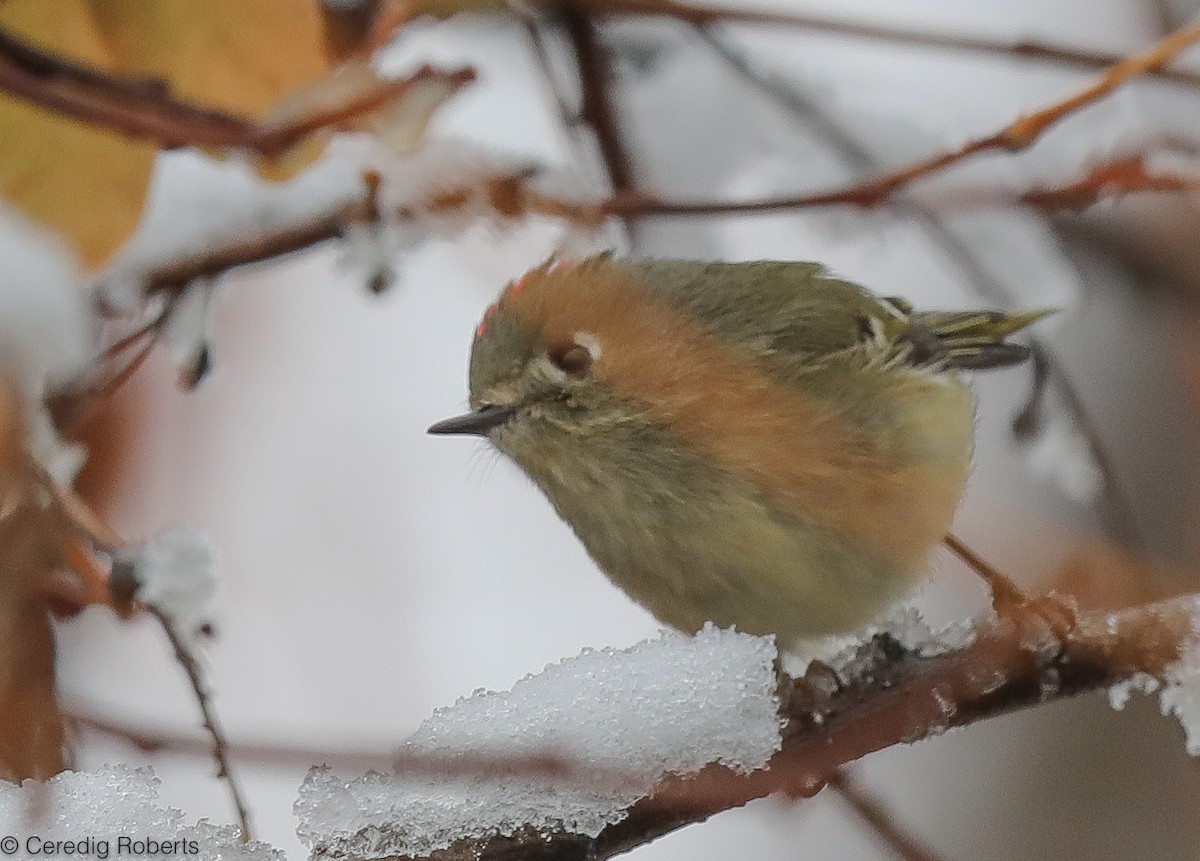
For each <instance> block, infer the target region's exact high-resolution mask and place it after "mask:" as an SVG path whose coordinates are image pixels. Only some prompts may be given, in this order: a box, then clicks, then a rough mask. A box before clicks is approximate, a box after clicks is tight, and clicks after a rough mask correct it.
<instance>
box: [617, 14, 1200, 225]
mask: <svg viewBox="0 0 1200 861" xmlns="http://www.w3.org/2000/svg"><path fill="white" fill-rule="evenodd" d="M1197 41H1200V24H1196V25H1192V26H1189V27H1184V28H1183V29H1180V30H1177V31H1176V32H1174V33H1172V34H1171V35H1170V36H1167V37H1166V38H1165V39H1162V40H1160V41H1159V42H1157V43H1155V44H1154V45H1153V46H1152V47H1151V48H1149V49H1148V50H1146V51H1143V52H1142V53H1140V54H1136V55H1134V56H1131V57H1129V58H1127V59H1124V60H1120V61H1118V62H1117V63H1114V64H1113V65H1112V66H1110V67H1109V68H1108V69H1106V70H1105V72H1104V73H1103V74H1102V75H1101V76H1100V77H1099V78H1097V79H1096V80H1095V81H1093V82H1092V83H1091V84H1089V85H1087V86H1086V87H1083V88H1082V89H1080V90H1078V91H1077V92H1075V93H1072V94H1071V95H1069V96H1067V97H1066V98H1064V99H1061V100H1059V101H1057V102H1054V103H1052V104H1050V105H1048V106H1046V107H1044V108H1041V109H1039V110H1036V111H1034V112H1033V113H1031V114H1027V115H1024V116H1021V117H1018V118H1017V119H1015V120H1013V121H1012V122H1010V123H1008V124H1007V125H1006V126H1004V127H1003V128H1001V129H1000V130H999V131H997V132H995V133H993V134H990V135H986V136H983V137H979V138H975V139H973V140H970V141H967V142H966V143H964V144H962V145H961V146H959V147H956V148H955V149H952V150H947V151H945V152H941V153H937V154H935V155H932V156H929V157H927V158H924V159H921V160H919V161H916V162H913V163H912V164H909V165H906V166H904V167H901V168H896V169H893V170H890V171H886V172H884V173H882V174H880V175H879V176H876V177H873V178H871V179H868V180H865V181H862V182H857V183H854V184H852V185H849V186H847V187H844V188H839V189H833V190H830V191H823V192H816V193H812V194H800V195H791V196H782V197H776V198H765V199H761V200H751V201H740V202H735V201H668V200H663V199H661V198H657V197H655V196H653V195H650V194H647V193H645V192H625V193H617V194H615V195H614V196H613V198H612V199H611V200H609V201H606V202H605V203H604V204H602V207H601V208H602V209H603V211H604V212H606V213H608V214H610V215H619V216H622V217H627V218H628V217H637V216H648V215H659V216H661V215H675V216H687V215H729V214H734V213H744V212H769V211H773V210H781V209H800V208H804V207H814V206H828V205H831V204H850V205H855V206H874V205H876V204H878V203H880V202H881V201H883V200H886V199H887V198H889V197H891V196H892V195H893V194H895V193H896V192H897V191H899V190H901V189H903V188H906V187H908V186H910V185H912V184H913V183H914V182H916V181H917V180H920V179H923V178H925V177H927V176H930V175H932V174H934V173H937V172H939V171H942V170H944V169H946V168H947V167H950V166H952V165H955V164H957V163H958V162H960V161H963V160H965V159H967V158H969V157H971V156H973V155H978V154H980V153H984V152H988V151H991V150H1004V151H1006V152H1010V153H1015V152H1019V151H1021V150H1023V149H1025V148H1027V147H1029V146H1030V145H1031V144H1033V142H1034V141H1036V140H1037V139H1038V138H1039V137H1040V136H1041V135H1042V134H1043V133H1044V132H1045V131H1046V130H1047V129H1048V128H1050V127H1051V126H1053V125H1055V124H1056V123H1058V122H1059V121H1060V120H1062V119H1064V118H1066V117H1068V116H1069V115H1071V114H1072V113H1074V112H1076V111H1078V110H1080V109H1081V108H1084V107H1086V106H1088V105H1090V104H1093V103H1094V102H1096V101H1098V100H1099V99H1102V98H1104V97H1105V96H1107V95H1108V94H1109V93H1111V92H1112V91H1113V90H1115V89H1117V88H1118V87H1120V86H1122V85H1123V84H1126V83H1128V82H1129V81H1131V80H1133V79H1134V78H1137V77H1138V76H1140V75H1144V74H1146V73H1147V72H1149V71H1151V70H1153V69H1157V68H1160V67H1161V66H1163V65H1164V64H1166V63H1168V62H1170V61H1171V60H1172V59H1174V58H1175V57H1176V56H1177V55H1178V54H1180V53H1181V52H1182V51H1184V50H1186V49H1187V48H1189V47H1191V46H1192V45H1194V44H1195V43H1196V42H1197Z"/></svg>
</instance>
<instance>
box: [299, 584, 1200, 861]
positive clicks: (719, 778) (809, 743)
mask: <svg viewBox="0 0 1200 861" xmlns="http://www.w3.org/2000/svg"><path fill="white" fill-rule="evenodd" d="M1198 610H1200V595H1190V596H1186V597H1181V598H1175V599H1172V600H1169V601H1162V602H1159V603H1156V604H1148V605H1143V606H1140V607H1137V608H1134V609H1130V610H1126V611H1123V612H1120V613H1112V614H1106V613H1092V614H1087V615H1084V616H1081V617H1080V618H1079V620H1078V621H1077V622H1076V624H1075V625H1074V627H1073V628H1072V629H1071V630H1070V631H1068V632H1067V633H1066V634H1065V635H1063V636H1062V637H1058V636H1056V635H1055V634H1054V631H1053V628H1052V627H1051V626H1049V625H1048V624H1047V623H1046V621H1045V619H1043V618H1042V617H1041V616H1040V615H1039V614H1038V613H1037V612H1036V610H1032V609H1031V610H1029V611H1028V612H1025V613H1021V614H1016V615H1013V616H1010V617H1008V618H1004V619H998V620H996V621H995V622H993V623H992V624H990V625H988V626H986V627H984V628H982V629H981V630H979V631H978V632H977V634H976V636H975V639H974V641H973V642H971V643H970V644H969V645H967V646H964V647H962V648H959V649H956V650H954V651H950V652H947V653H944V654H941V655H937V656H932V657H925V656H921V655H918V654H914V653H911V652H909V653H904V654H903V655H900V656H899V657H897V656H896V655H895V651H894V645H893V646H892V647H888V646H886V645H885V644H882V643H880V642H879V640H878V638H877V639H876V640H875V641H872V642H870V643H867V644H864V647H863V648H864V649H865V650H872V649H874V650H876V652H877V655H876V656H875V659H873V660H867V661H859V660H856V661H855V662H854V663H855V665H857V666H860V667H861V668H862V669H861V670H860V672H859V673H858V674H857V675H855V676H854V677H853V678H848V679H843V680H842V684H841V686H840V687H839V688H838V689H837V690H835V691H833V692H822V690H823V689H822V688H821V687H820V686H818V685H812V684H809V683H808V682H807V681H806V680H805V679H800V680H797V681H795V682H793V683H792V684H791V687H790V697H789V698H788V700H787V701H786V702H785V704H784V713H785V715H786V716H787V718H788V720H789V723H788V726H787V728H786V730H785V732H784V741H783V748H782V750H780V752H779V753H777V754H776V755H775V756H774V757H773V758H772V759H771V761H770V763H768V766H767V767H766V768H765V769H762V770H759V771H756V772H754V773H752V774H749V775H745V774H739V773H737V772H735V771H733V770H731V769H728V768H725V767H722V766H717V765H710V766H707V767H706V768H704V769H703V770H701V771H700V772H699V773H697V774H693V775H686V776H678V777H671V778H667V779H666V780H665V781H664V782H663V783H662V784H660V786H659V788H658V789H657V790H656V791H655V793H654V794H653V795H652V796H650V797H647V798H643V799H642V800H641V801H639V802H637V803H636V804H634V805H633V806H632V807H630V808H629V809H628V810H627V816H626V817H625V818H624V819H623V820H622V821H621V822H619V823H617V824H615V825H612V826H609V827H607V828H605V829H604V830H603V831H601V832H600V834H598V835H597V836H596V837H594V838H588V837H584V836H581V835H578V834H570V833H566V832H553V833H548V834H547V833H533V832H532V831H523V832H519V833H517V834H516V835H513V836H506V837H496V836H492V837H484V838H476V839H466V840H461V841H459V842H458V843H456V844H454V845H453V846H451V847H450V848H448V849H444V850H439V851H436V852H433V853H431V854H429V855H428V856H424V857H425V858H426V859H428V861H466V859H472V861H512V859H517V858H520V859H524V861H534V859H536V861H579V859H588V861H605V859H608V858H611V857H613V856H614V855H618V854H620V853H622V852H626V851H629V850H630V849H633V848H636V847H637V846H641V845H644V844H646V843H649V842H651V841H653V840H655V839H657V838H659V837H661V836H663V835H664V834H667V833H669V832H671V831H674V830H676V829H678V828H681V827H684V826H686V825H689V824H693V823H697V822H702V821H703V820H705V819H707V818H708V817H710V816H712V815H714V814H716V813H719V812H721V811H723V810H729V809H732V808H735V807H740V806H742V805H744V804H746V803H748V802H750V801H752V800H754V799H756V798H762V797H764V796H766V795H770V794H773V793H780V792H781V793H784V794H786V795H788V796H791V797H793V798H807V797H810V796H812V795H815V794H816V793H817V792H819V791H820V790H821V789H822V788H823V787H824V786H825V785H826V783H828V782H829V781H830V779H831V778H832V777H833V776H834V775H836V773H837V770H838V769H839V768H841V767H842V766H844V765H846V764H848V763H850V762H853V761H855V760H857V759H860V758H862V757H864V756H866V755H867V754H870V753H873V752H875V751H878V750H882V749H883V748H886V747H890V746H893V745H897V744H907V743H911V742H914V741H917V740H920V739H926V738H929V737H932V736H936V735H938V734H940V733H942V732H944V731H946V730H948V729H952V728H957V727H966V726H970V725H971V724H974V723H978V722H979V721H983V720H987V719H989V718H993V717H998V716H1000V715H1004V714H1008V713H1011V712H1013V711H1017V710H1020V709H1025V708H1030V707H1033V706H1037V705H1040V704H1043V703H1047V702H1053V701H1057V700H1061V699H1065V698H1067V697H1071V696H1075V695H1076V694H1079V693H1083V692H1086V691H1093V690H1099V689H1102V688H1104V687H1106V686H1108V685H1111V684H1114V683H1116V682H1119V681H1122V680H1124V679H1127V678H1129V677H1131V676H1133V675H1135V674H1137V673H1147V674H1149V675H1152V676H1155V677H1159V678H1161V677H1162V676H1163V674H1164V672H1165V671H1166V670H1167V668H1168V667H1169V666H1170V665H1171V664H1173V663H1174V662H1176V661H1177V660H1179V658H1180V652H1181V649H1183V648H1185V647H1186V646H1188V645H1190V644H1191V643H1192V640H1193V639H1194V637H1195V634H1194V633H1193V630H1194V625H1195V622H1196V617H1197V612H1198ZM860 657H862V656H860ZM318 855H320V853H318ZM314 857H318V856H314ZM327 857H339V856H338V855H337V854H336V852H330V853H329V854H328V855H327ZM409 861H416V859H409Z"/></svg>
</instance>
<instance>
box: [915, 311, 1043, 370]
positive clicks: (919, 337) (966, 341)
mask: <svg viewBox="0 0 1200 861" xmlns="http://www.w3.org/2000/svg"><path fill="white" fill-rule="evenodd" d="M1052 313H1054V312H1053V310H1038V311H1016V312H1013V313H1005V312H1003V311H949V312H943V311H929V312H924V313H922V312H917V313H914V314H910V316H909V318H908V321H909V325H908V330H907V331H906V332H905V334H904V336H903V337H904V340H906V341H908V342H909V343H911V344H912V348H913V356H912V358H913V360H915V361H917V362H928V363H930V364H940V365H942V366H944V367H950V368H959V369H962V370H980V369H983V368H1003V367H1006V366H1008V365H1015V364H1017V363H1018V362H1022V361H1024V360H1025V359H1027V358H1029V354H1030V349H1031V348H1030V347H1027V346H1026V345H1024V344H1014V343H1010V342H1008V341H1007V340H1005V339H1006V338H1008V336H1009V335H1011V334H1013V333H1014V332H1017V331H1019V330H1021V329H1024V328H1025V327H1026V326H1028V325H1030V324H1031V323H1034V322H1036V321H1038V320H1040V319H1042V318H1043V317H1045V316H1046V315H1048V314H1052Z"/></svg>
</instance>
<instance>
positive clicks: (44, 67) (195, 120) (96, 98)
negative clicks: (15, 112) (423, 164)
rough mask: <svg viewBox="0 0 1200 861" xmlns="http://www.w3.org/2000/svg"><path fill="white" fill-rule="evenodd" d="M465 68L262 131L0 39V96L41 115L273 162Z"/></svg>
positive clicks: (385, 84) (469, 74) (426, 74)
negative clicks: (250, 153)
mask: <svg viewBox="0 0 1200 861" xmlns="http://www.w3.org/2000/svg"><path fill="white" fill-rule="evenodd" d="M474 76H475V73H474V71H472V70H471V69H466V68H463V69H456V70H453V71H442V70H438V69H433V68H431V67H429V66H426V67H423V68H421V69H419V70H418V71H417V72H416V73H414V74H413V75H412V76H410V77H408V78H404V79H401V80H394V81H380V82H379V84H378V86H376V87H373V88H370V89H368V90H366V91H365V92H362V93H358V94H355V95H354V96H353V97H350V98H348V99H347V100H345V101H344V102H343V103H340V104H337V105H333V106H327V107H322V108H320V109H316V110H314V111H312V112H310V113H307V114H304V115H302V116H299V117H297V118H295V119H294V120H291V121H289V122H286V123H282V124H263V123H258V122H255V121H254V120H251V119H247V118H245V117H240V116H235V115H232V114H227V113H224V112H222V111H216V110H211V109H208V108H204V107H200V106H198V105H193V104H189V103H187V102H183V101H180V100H178V99H175V98H173V97H172V96H171V95H170V94H169V93H168V92H167V91H166V89H165V88H164V87H162V86H161V85H160V84H155V83H153V82H149V81H147V80H145V79H141V78H125V77H121V76H119V75H109V74H106V73H103V72H100V71H98V70H94V69H88V68H86V67H83V66H79V65H78V64H75V63H71V62H70V61H68V60H66V59H64V58H62V57H57V56H55V55H53V54H50V53H47V52H44V51H40V50H38V49H36V48H34V47H32V46H30V45H27V44H25V43H23V42H21V41H20V40H19V39H17V38H16V37H14V36H12V35H11V34H7V33H3V32H0V90H2V91H4V92H6V93H8V94H9V95H13V96H16V97H18V98H21V99H24V100H26V101H29V102H31V103H33V104H35V105H38V106H39V107H42V108H45V109H47V110H50V111H53V112H56V113H60V114H63V115H64V116H68V117H72V118H73V119H77V120H80V121H83V122H86V123H90V124H93V125H98V126H103V127H106V128H109V129H112V130H113V131H116V132H120V133H121V134H124V135H127V136H129V137H134V138H144V139H149V140H152V141H154V142H156V143H158V144H159V145H160V146H163V147H167V148H171V147H179V146H200V147H230V148H236V149H245V150H251V151H253V152H256V153H258V154H259V155H261V156H263V157H265V158H275V157H277V156H279V155H281V154H283V153H284V152H286V151H287V150H288V149H290V148H291V147H292V146H294V145H295V144H297V143H298V142H299V141H301V140H303V139H304V138H306V137H308V136H309V135H311V134H313V133H314V132H316V131H318V130H321V129H333V128H339V127H342V126H343V125H345V124H346V123H348V122H350V121H351V120H354V119H356V118H358V117H361V116H363V115H364V114H368V113H370V112H371V111H373V110H376V109H377V108H379V107H381V106H383V105H385V104H387V103H389V102H392V101H394V100H396V99H397V98H399V97H400V96H402V95H403V94H404V93H405V92H406V91H408V90H410V89H411V88H413V87H414V86H417V85H420V84H423V83H427V82H429V81H432V80H440V81H443V82H444V83H445V84H446V85H448V86H449V87H451V88H452V89H457V88H458V87H460V86H462V85H464V84H466V83H468V82H470V81H471V80H473V79H474Z"/></svg>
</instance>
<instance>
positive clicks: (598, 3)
mask: <svg viewBox="0 0 1200 861" xmlns="http://www.w3.org/2000/svg"><path fill="white" fill-rule="evenodd" d="M575 5H576V6H577V7H578V8H581V9H585V10H586V11H587V12H588V13H589V14H591V15H639V16H640V15H655V16H663V17H669V18H675V19H676V20H680V21H687V22H689V23H691V24H699V25H707V24H721V23H733V24H739V23H740V24H760V25H765V26H771V27H789V28H795V29H800V30H812V31H815V32H819V33H830V34H834V35H839V36H848V37H852V38H859V39H869V40H871V41H877V42H887V43H891V44H896V45H911V46H914V47H921V48H936V49H941V50H949V51H965V52H971V53H978V54H987V55H991V56H995V57H999V58H1009V59H1014V58H1015V59H1032V60H1043V61H1046V62H1052V63H1060V64H1065V65H1069V66H1074V67H1077V68H1079V69H1088V70H1096V69H1103V68H1105V67H1106V66H1111V65H1113V64H1114V63H1117V62H1119V61H1120V60H1121V57H1120V56H1119V55H1116V54H1109V53H1105V52H1103V51H1086V50H1081V49H1078V48H1068V47H1065V46H1061V45H1050V44H1046V43H1044V42H1031V41H1025V42H996V41H993V40H990V39H985V38H980V37H977V36H962V35H950V34H944V35H943V34H937V33H930V32H928V31H926V30H917V29H906V28H904V27H892V26H884V25H879V24H860V23H854V22H850V21H845V20H840V19H836V18H824V17H819V16H814V15H799V14H793V13H787V12H769V11H764V10H755V9H732V8H714V7H710V6H702V5H696V4H692V3H682V2H673V0H575ZM1149 74H1152V75H1157V76H1159V77H1163V78H1166V79H1169V80H1173V81H1178V82H1180V83H1185V84H1190V85H1192V86H1200V75H1197V74H1195V73H1193V72H1186V71H1181V70H1171V69H1154V70H1151V71H1150V72H1149Z"/></svg>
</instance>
